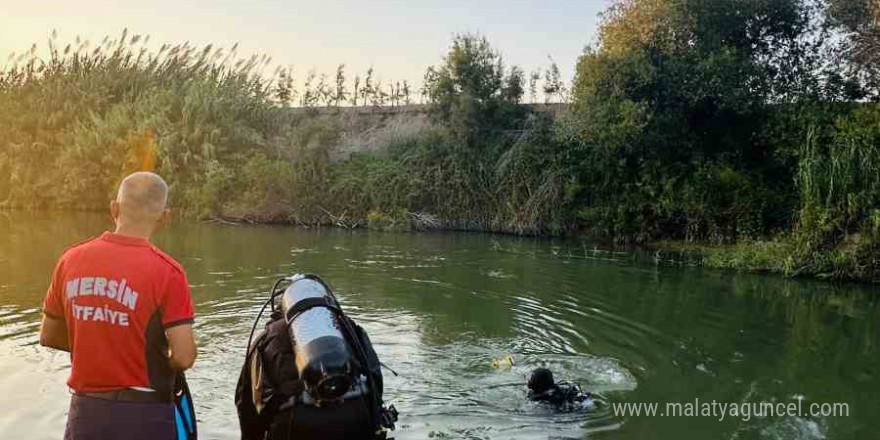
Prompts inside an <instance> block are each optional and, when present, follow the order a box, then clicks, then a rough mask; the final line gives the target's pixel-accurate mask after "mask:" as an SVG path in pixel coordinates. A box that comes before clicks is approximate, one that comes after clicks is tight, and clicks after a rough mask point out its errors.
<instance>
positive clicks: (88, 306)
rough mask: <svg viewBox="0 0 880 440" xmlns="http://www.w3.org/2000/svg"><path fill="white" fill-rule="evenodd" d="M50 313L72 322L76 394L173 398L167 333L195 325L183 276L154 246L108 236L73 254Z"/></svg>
mask: <svg viewBox="0 0 880 440" xmlns="http://www.w3.org/2000/svg"><path fill="white" fill-rule="evenodd" d="M43 311H44V313H45V314H46V315H47V316H49V317H52V318H56V319H62V320H64V321H65V322H66V325H67V334H68V339H69V341H70V349H71V363H72V365H73V368H72V371H71V374H70V379H69V380H68V381H67V384H68V386H70V388H72V389H73V390H74V391H80V392H103V391H112V390H118V389H124V388H132V387H144V388H152V389H154V390H156V391H160V392H169V393H170V390H171V387H172V385H173V379H174V374H173V372H172V371H171V367H170V365H169V363H168V357H167V350H168V348H167V347H168V342H167V340H166V338H165V330H166V329H168V328H170V327H173V326H175V325H180V324H190V323H192V322H193V316H194V311H193V303H192V296H191V294H190V290H189V284H188V283H187V280H186V274H185V273H184V271H183V268H182V267H181V266H180V264H178V263H177V262H176V261H174V259H173V258H171V257H169V256H168V255H166V254H165V253H163V252H162V251H160V250H159V249H157V248H156V247H155V246H153V245H152V244H150V242H149V241H147V240H144V239H140V238H134V237H127V236H123V235H116V234H112V233H109V232H106V233H104V235H102V236H101V237H99V238H96V239H93V240H91V241H88V242H85V243H83V244H80V245H77V246H75V247H73V248H70V249H69V250H67V252H65V253H64V255H63V256H62V257H61V259H60V260H59V261H58V265H57V266H56V268H55V273H54V274H53V276H52V284H51V285H50V286H49V292H48V294H47V295H46V300H45V303H44V306H43Z"/></svg>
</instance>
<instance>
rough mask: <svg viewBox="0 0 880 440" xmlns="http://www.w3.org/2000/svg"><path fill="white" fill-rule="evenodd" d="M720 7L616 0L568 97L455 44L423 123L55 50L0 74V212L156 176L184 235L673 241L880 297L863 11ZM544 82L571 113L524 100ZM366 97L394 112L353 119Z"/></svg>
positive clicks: (214, 55)
mask: <svg viewBox="0 0 880 440" xmlns="http://www.w3.org/2000/svg"><path fill="white" fill-rule="evenodd" d="M711 3H712V4H711V5H710V4H708V3H707V2H704V1H700V0H650V1H649V0H618V1H616V2H614V3H613V4H612V5H611V6H610V7H609V9H608V10H607V11H606V12H605V14H603V18H602V22H601V25H600V28H599V32H598V39H597V41H596V44H594V45H593V46H592V47H588V48H587V49H586V50H585V51H584V53H583V54H582V55H581V56H580V57H579V59H578V61H577V65H576V71H575V74H574V78H573V80H572V81H571V82H570V83H568V82H566V81H564V80H563V79H562V77H561V73H560V72H559V69H558V68H555V66H553V65H551V66H550V67H549V68H547V69H546V70H545V72H544V73H543V75H539V76H538V77H537V78H536V76H535V75H534V74H526V73H525V72H524V71H523V70H522V69H520V68H519V67H517V66H509V67H508V66H506V65H505V64H504V63H503V62H502V57H501V55H500V54H499V53H498V52H497V51H496V50H495V49H494V48H493V47H492V46H491V45H490V44H489V42H488V41H486V39H485V38H483V37H481V36H478V35H471V34H465V35H459V36H457V37H455V39H454V40H453V42H452V44H451V46H450V49H449V52H448V53H447V54H446V56H445V57H444V58H443V59H442V60H440V62H439V63H438V64H437V65H436V66H432V67H431V68H429V69H428V71H427V72H426V75H425V79H424V84H423V85H422V87H421V89H420V92H421V94H422V96H423V99H424V100H425V102H426V104H425V105H424V106H420V107H418V109H419V110H418V111H417V112H407V111H406V108H407V106H406V104H407V103H409V102H410V99H411V96H410V95H411V90H410V87H409V85H407V86H406V87H395V86H391V87H387V86H388V84H387V83H386V86H379V83H378V82H377V81H376V80H375V77H374V75H373V73H372V71H371V72H368V75H366V76H365V77H363V78H369V80H368V81H364V80H361V77H356V78H355V81H354V82H351V81H347V80H346V79H345V77H344V71H342V70H340V71H338V72H337V75H336V81H329V80H328V79H327V77H325V76H322V77H320V78H318V79H316V78H315V76H314V75H310V76H309V77H307V78H306V79H307V84H306V89H305V90H303V91H298V90H296V89H295V87H293V86H292V85H291V77H290V73H289V72H287V71H283V72H282V73H279V74H277V75H275V76H274V77H271V78H270V77H268V76H267V75H265V74H264V73H263V68H264V67H265V66H266V64H267V61H266V60H264V59H261V58H259V57H253V58H249V59H244V60H240V61H239V60H238V59H237V58H236V57H235V55H234V54H231V53H228V52H224V51H223V50H221V49H214V48H205V49H196V48H193V47H190V46H187V45H182V46H176V47H168V46H163V47H162V48H160V49H158V50H152V49H150V48H149V47H147V46H141V45H142V44H143V42H142V39H141V38H140V37H138V36H129V35H125V34H124V35H122V36H121V38H119V39H115V40H107V41H105V42H104V43H103V44H102V45H99V46H98V47H92V46H89V45H88V44H86V43H84V42H77V43H74V44H71V45H70V46H69V47H64V48H61V47H60V45H57V44H56V43H54V42H53V43H52V44H51V47H50V50H49V57H48V58H47V59H45V60H42V59H40V58H38V57H37V56H36V55H35V52H29V53H27V54H25V55H24V56H20V57H13V58H12V59H13V63H12V64H10V65H8V66H7V67H6V68H5V70H3V71H2V73H0V132H2V136H0V204H2V206H6V207H31V208H41V209H47V208H51V209H104V206H105V205H106V200H107V199H108V198H109V197H110V196H111V195H112V194H111V191H112V190H113V188H114V187H115V185H116V183H117V182H118V181H119V179H120V178H121V177H122V176H124V175H125V173H127V172H130V171H134V170H137V169H152V170H156V171H157V172H159V173H161V174H163V175H164V176H166V177H167V179H168V180H169V182H170V184H171V185H172V191H173V194H174V195H173V200H172V203H173V205H174V207H175V208H176V209H177V210H178V211H183V212H185V213H186V215H188V216H191V217H195V218H216V219H226V220H242V221H252V222H281V223H291V224H299V225H327V224H329V225H337V226H343V227H372V228H376V229H382V230H428V229H461V230H480V231H491V232H505V233H514V234H535V235H562V234H582V235H584V236H587V237H590V238H594V239H599V240H608V241H610V242H613V243H616V244H619V245H651V244H656V243H658V242H660V243H670V242H675V243H683V244H685V245H686V246H691V247H693V248H697V247H698V248H699V249H701V250H702V251H701V253H702V255H703V256H702V257H701V258H700V259H699V260H700V261H701V262H702V264H704V265H706V266H712V267H724V268H731V269H738V270H767V271H772V272H779V273H783V274H786V275H790V276H797V275H804V276H807V275H810V276H821V277H826V278H831V279H839V280H843V279H852V280H862V281H877V280H878V279H880V273H878V271H880V265H878V260H877V256H878V255H880V254H878V250H877V243H880V235H878V234H880V230H878V229H880V200H878V199H877V198H878V197H880V191H878V190H880V187H878V186H880V181H878V179H880V177H878V176H880V174H878V171H880V157H878V153H877V152H878V143H880V107H878V105H877V104H876V103H875V102H876V101H877V99H878V96H880V94H878V90H880V88H878V84H880V81H878V78H880V74H878V72H880V69H878V68H877V66H878V64H877V60H878V59H880V57H878V56H877V54H876V53H874V52H872V48H877V47H880V44H867V43H866V41H867V42H869V43H870V41H871V40H870V39H871V38H873V37H872V36H876V35H880V33H878V32H875V31H876V29H874V27H875V26H876V23H880V20H872V19H870V17H875V16H877V14H878V11H877V10H876V9H877V7H876V5H874V4H873V3H871V2H867V1H866V2H864V4H862V3H861V0H849V1H848V2H842V0H827V1H806V0H779V1H774V2H748V4H743V3H742V2H740V1H738V0H717V1H715V2H711ZM844 3H845V4H844ZM842 5H843V6H845V7H843V6H842ZM853 5H856V6H858V8H855V6H853ZM854 8H855V9H854ZM859 8H862V9H859ZM856 9H857V11H856V12H853V11H854V10H856ZM831 35H834V36H835V38H829V36H831ZM142 49H143V50H142ZM310 78H311V79H310ZM313 80H314V81H317V82H316V83H309V81H313ZM538 80H540V82H539V81H538ZM309 84H312V85H309ZM314 84H317V85H314ZM537 89H540V90H539V91H540V92H541V93H542V94H543V95H544V98H545V100H546V101H548V102H564V103H565V105H564V106H562V108H563V109H562V110H559V107H553V108H554V109H555V110H553V111H548V110H547V109H546V108H543V109H542V108H541V106H529V105H523V104H522V102H523V101H524V100H526V99H527V98H528V97H531V100H532V101H534V100H535V95H536V94H537V93H536V92H537V91H538V90H537ZM294 103H298V104H300V105H302V106H304V107H305V108H301V109H296V111H293V110H294V109H291V108H289V106H290V105H291V104H294ZM365 104H366V105H371V106H374V107H375V108H377V109H388V108H397V109H398V111H394V112H391V111H389V112H387V113H388V115H389V116H387V117H385V116H383V117H381V118H379V120H378V122H376V123H375V124H373V125H370V124H367V126H364V124H363V123H360V122H358V121H363V119H357V118H358V117H359V116H357V114H358V112H352V111H348V110H347V107H345V105H359V106H363V105H365ZM317 105H323V106H324V107H323V108H322V109H320V111H319V110H318V109H315V108H313V106H317ZM383 105H384V106H386V107H383ZM660 246H661V249H664V248H663V246H668V245H664V244H661V245H660Z"/></svg>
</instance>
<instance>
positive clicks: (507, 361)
mask: <svg viewBox="0 0 880 440" xmlns="http://www.w3.org/2000/svg"><path fill="white" fill-rule="evenodd" d="M514 365H516V362H515V361H514V360H513V356H511V355H507V356H505V357H503V358H502V359H499V360H497V361H492V366H493V367H495V368H502V367H505V368H510V367H512V366H514Z"/></svg>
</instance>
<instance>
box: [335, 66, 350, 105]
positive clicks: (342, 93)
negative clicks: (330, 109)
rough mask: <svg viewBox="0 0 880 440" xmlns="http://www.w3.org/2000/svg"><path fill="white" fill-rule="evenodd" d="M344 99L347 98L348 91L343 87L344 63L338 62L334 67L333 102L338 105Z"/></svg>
mask: <svg viewBox="0 0 880 440" xmlns="http://www.w3.org/2000/svg"><path fill="white" fill-rule="evenodd" d="M346 99H348V91H347V90H346V89H345V64H340V65H339V66H337V67H336V90H335V91H334V96H333V103H334V105H336V107H339V106H340V105H342V103H344V102H345V100H346Z"/></svg>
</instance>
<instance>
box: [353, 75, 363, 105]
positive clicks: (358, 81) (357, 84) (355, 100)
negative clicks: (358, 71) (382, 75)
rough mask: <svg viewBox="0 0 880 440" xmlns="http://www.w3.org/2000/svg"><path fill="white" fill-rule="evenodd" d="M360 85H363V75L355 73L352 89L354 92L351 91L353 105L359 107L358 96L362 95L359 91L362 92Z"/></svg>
mask: <svg viewBox="0 0 880 440" xmlns="http://www.w3.org/2000/svg"><path fill="white" fill-rule="evenodd" d="M360 86H361V76H360V75H355V76H354V90H352V93H351V105H352V106H354V107H357V105H358V96H360V95H358V93H359V92H360Z"/></svg>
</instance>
